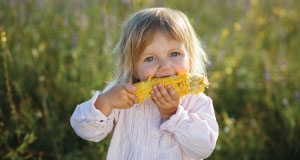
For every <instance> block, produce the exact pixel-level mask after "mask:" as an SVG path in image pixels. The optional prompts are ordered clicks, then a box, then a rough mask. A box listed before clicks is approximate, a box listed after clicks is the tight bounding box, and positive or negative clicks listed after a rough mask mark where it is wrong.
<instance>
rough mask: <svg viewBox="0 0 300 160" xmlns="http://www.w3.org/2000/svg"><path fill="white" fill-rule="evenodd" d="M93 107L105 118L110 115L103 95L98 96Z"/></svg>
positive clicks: (109, 109)
mask: <svg viewBox="0 0 300 160" xmlns="http://www.w3.org/2000/svg"><path fill="white" fill-rule="evenodd" d="M94 105H95V107H96V108H97V109H98V110H100V111H101V112H102V113H103V114H104V115H106V116H108V115H109V114H110V113H111V110H112V108H111V107H110V105H109V104H108V103H107V101H106V98H105V96H104V94H100V95H99V96H98V98H97V100H96V102H95V104H94Z"/></svg>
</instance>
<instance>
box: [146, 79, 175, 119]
mask: <svg viewBox="0 0 300 160" xmlns="http://www.w3.org/2000/svg"><path fill="white" fill-rule="evenodd" d="M151 96H152V99H153V101H154V102H155V103H156V105H157V107H158V109H159V111H160V114H161V115H162V118H163V119H164V120H168V119H169V118H170V117H171V116H172V115H173V114H175V113H176V111H177V108H178V106H179V104H180V96H179V95H178V94H177V92H176V91H175V90H174V89H173V88H172V86H171V85H168V86H167V87H166V88H165V87H164V86H163V85H162V84H158V85H154V86H153V87H152V91H151Z"/></svg>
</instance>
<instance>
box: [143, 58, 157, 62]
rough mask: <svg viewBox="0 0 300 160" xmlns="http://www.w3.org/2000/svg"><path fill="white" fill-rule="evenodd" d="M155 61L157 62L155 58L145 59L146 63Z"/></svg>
mask: <svg viewBox="0 0 300 160" xmlns="http://www.w3.org/2000/svg"><path fill="white" fill-rule="evenodd" d="M154 60H155V58H154V57H147V58H146V59H145V62H151V61H154Z"/></svg>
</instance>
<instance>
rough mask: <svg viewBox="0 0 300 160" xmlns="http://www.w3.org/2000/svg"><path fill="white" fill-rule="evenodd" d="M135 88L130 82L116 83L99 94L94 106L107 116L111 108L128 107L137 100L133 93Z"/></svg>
mask: <svg viewBox="0 0 300 160" xmlns="http://www.w3.org/2000/svg"><path fill="white" fill-rule="evenodd" d="M136 90H137V88H136V87H135V86H133V85H132V84H131V83H128V84H118V85H116V86H114V87H112V88H111V89H110V90H108V91H106V92H105V93H102V94H100V95H99V96H98V98H97V100H96V102H95V107H96V108H97V109H99V110H100V111H101V112H102V113H103V114H105V115H107V116H108V115H109V114H110V113H111V110H112V109H113V108H120V109H126V108H130V107H132V106H133V105H134V104H135V103H137V102H138V99H137V97H136V96H135V95H134V94H133V92H134V91H136Z"/></svg>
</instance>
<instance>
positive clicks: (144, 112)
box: [71, 8, 218, 160]
mask: <svg viewBox="0 0 300 160" xmlns="http://www.w3.org/2000/svg"><path fill="white" fill-rule="evenodd" d="M115 52H116V54H118V56H117V57H118V61H117V71H116V72H117V73H116V75H115V78H114V80H113V82H111V83H110V84H109V85H108V86H107V87H106V88H105V89H104V91H97V92H96V93H95V94H94V96H93V97H92V99H91V100H89V101H86V102H84V103H82V104H80V105H78V106H77V107H76V109H75V111H74V113H73V115H72V117H71V125H72V127H73V128H74V130H75V132H76V133H77V134H78V135H79V136H80V137H81V138H83V139H86V140H90V141H95V142H98V141H101V140H102V139H104V138H105V137H106V136H107V135H108V134H109V133H113V136H112V139H111V143H110V147H109V150H108V154H107V159H109V160H125V159H126V160H153V159H156V160H162V159H165V160H181V159H184V160H187V159H197V160H198V159H203V158H206V157H208V156H209V155H210V154H211V153H212V151H213V150H214V148H215V146H216V141H217V138H218V124H217V121H216V117H215V113H214V108H213V103H212V100H211V98H209V97H208V96H206V95H205V94H204V93H200V94H188V95H186V96H183V97H180V96H179V95H178V93H176V91H175V90H174V89H173V88H172V87H171V86H167V87H163V86H162V84H157V85H154V86H153V89H152V91H151V92H150V94H151V98H152V99H150V100H145V101H144V102H143V103H141V104H136V103H137V97H136V96H135V95H134V92H135V91H136V90H137V88H136V87H135V86H134V85H132V83H136V82H140V81H145V80H147V78H149V77H152V78H157V77H160V78H161V77H168V76H174V75H178V74H180V73H193V74H205V65H206V63H207V62H208V61H207V57H206V54H205V52H204V51H203V49H202V47H201V44H200V42H199V40H198V39H197V35H196V34H195V31H194V29H193V28H192V26H191V24H190V22H189V20H188V18H187V17H186V16H185V14H183V13H182V12H180V11H177V10H173V9H168V8H150V9H144V10H141V11H139V12H137V13H136V14H134V15H133V16H132V17H131V18H129V19H128V20H127V21H126V22H125V23H124V25H123V32H122V35H121V38H120V41H119V42H118V44H117V46H116V50H115Z"/></svg>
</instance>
